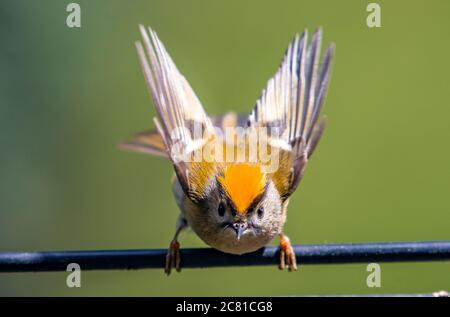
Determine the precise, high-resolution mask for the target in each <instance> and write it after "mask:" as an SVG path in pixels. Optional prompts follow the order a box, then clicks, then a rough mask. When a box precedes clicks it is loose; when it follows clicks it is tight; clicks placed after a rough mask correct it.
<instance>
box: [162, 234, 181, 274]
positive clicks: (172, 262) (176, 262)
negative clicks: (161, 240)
mask: <svg viewBox="0 0 450 317" xmlns="http://www.w3.org/2000/svg"><path fill="white" fill-rule="evenodd" d="M180 264H181V256H180V243H179V242H178V241H177V240H172V242H171V243H170V246H169V249H168V250H167V255H166V267H165V269H164V272H165V273H166V274H167V275H170V272H171V271H172V268H173V267H174V268H175V269H176V271H177V272H180V271H181V265H180Z"/></svg>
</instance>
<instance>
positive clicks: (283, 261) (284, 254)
mask: <svg viewBox="0 0 450 317" xmlns="http://www.w3.org/2000/svg"><path fill="white" fill-rule="evenodd" d="M286 267H287V269H288V270H289V271H297V259H296V257H295V252H294V248H292V245H291V241H290V240H289V238H288V237H287V236H285V235H284V234H283V235H281V236H280V266H279V268H280V270H284V269H285V268H286Z"/></svg>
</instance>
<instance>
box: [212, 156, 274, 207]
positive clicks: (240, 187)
mask: <svg viewBox="0 0 450 317" xmlns="http://www.w3.org/2000/svg"><path fill="white" fill-rule="evenodd" d="M217 180H218V181H219V182H220V184H221V185H222V187H223V189H224V190H225V192H226V193H227V195H228V197H230V199H231V201H232V202H233V203H234V205H235V206H236V209H237V212H238V213H241V214H242V213H245V212H246V210H247V208H248V207H249V206H250V204H251V203H252V202H253V200H255V198H256V197H258V196H259V195H260V194H261V193H262V192H263V191H264V186H265V184H266V175H265V174H263V173H262V172H261V167H260V166H258V165H250V164H232V165H228V166H226V167H225V172H224V175H223V177H221V176H218V177H217Z"/></svg>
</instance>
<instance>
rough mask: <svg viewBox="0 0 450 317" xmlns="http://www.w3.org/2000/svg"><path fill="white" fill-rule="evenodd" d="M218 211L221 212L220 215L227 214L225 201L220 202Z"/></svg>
mask: <svg viewBox="0 0 450 317" xmlns="http://www.w3.org/2000/svg"><path fill="white" fill-rule="evenodd" d="M217 212H218V213H219V216H220V217H223V215H225V206H224V204H223V203H220V204H219V207H217Z"/></svg>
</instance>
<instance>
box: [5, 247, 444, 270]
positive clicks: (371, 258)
mask: <svg viewBox="0 0 450 317" xmlns="http://www.w3.org/2000/svg"><path fill="white" fill-rule="evenodd" d="M293 247H294V251H295V254H296V257H297V262H298V263H299V264H343V263H371V262H419V261H444V260H447V261H448V260H450V241H430V242H387V243H351V244H317V245H295V246H293ZM166 252H167V250H166V249H152V250H103V251H59V252H3V253H0V272H39V271H66V270H67V266H68V264H70V263H77V264H78V265H79V266H80V268H81V269H82V270H118V269H146V268H163V267H164V263H165V258H166ZM181 257H182V259H181V260H182V267H183V268H206V267H231V266H255V265H277V264H278V263H279V249H278V248H277V247H272V246H267V247H265V248H262V249H260V250H258V251H256V252H253V253H248V254H243V255H232V254H226V253H222V252H220V251H217V250H214V249H208V248H201V249H181Z"/></svg>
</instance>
